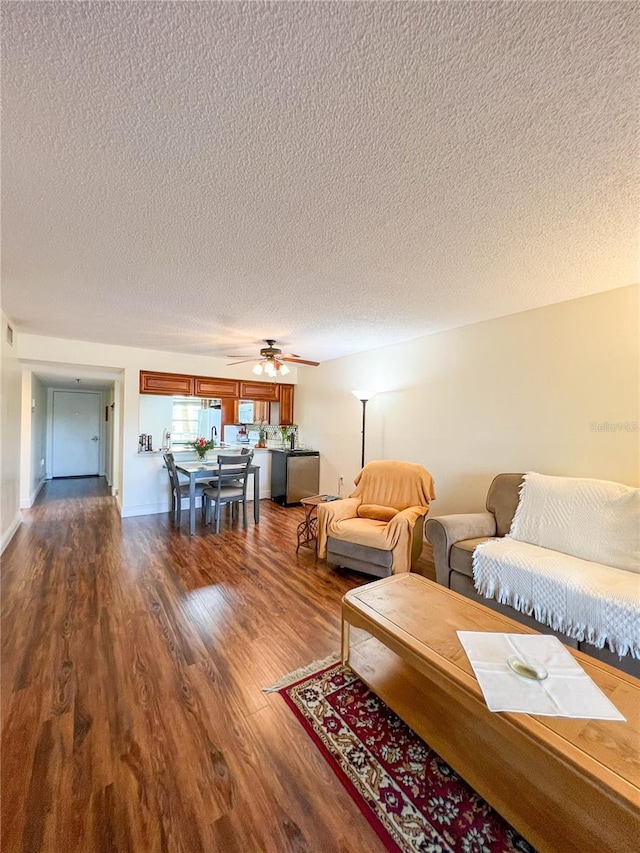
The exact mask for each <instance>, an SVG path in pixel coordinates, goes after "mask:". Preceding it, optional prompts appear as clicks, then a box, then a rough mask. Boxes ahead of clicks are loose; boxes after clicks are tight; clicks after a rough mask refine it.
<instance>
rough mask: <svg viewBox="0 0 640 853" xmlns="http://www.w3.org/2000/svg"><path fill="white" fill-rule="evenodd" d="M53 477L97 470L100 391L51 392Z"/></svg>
mask: <svg viewBox="0 0 640 853" xmlns="http://www.w3.org/2000/svg"><path fill="white" fill-rule="evenodd" d="M52 426H53V448H52V449H53V453H52V455H53V460H52V466H51V473H52V476H53V477H82V476H90V475H92V474H99V473H100V395H99V394H94V393H92V392H90V391H54V392H53V418H52Z"/></svg>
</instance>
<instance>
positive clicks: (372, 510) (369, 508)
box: [358, 504, 398, 521]
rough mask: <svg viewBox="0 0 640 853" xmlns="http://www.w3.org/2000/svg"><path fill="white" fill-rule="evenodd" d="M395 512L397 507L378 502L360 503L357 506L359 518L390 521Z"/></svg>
mask: <svg viewBox="0 0 640 853" xmlns="http://www.w3.org/2000/svg"><path fill="white" fill-rule="evenodd" d="M397 513H398V510H397V509H393V508H392V507H390V506H380V504H360V506H359V507H358V517H359V518H373V519H375V520H376V521H391V519H392V518H393V517H394V515H397Z"/></svg>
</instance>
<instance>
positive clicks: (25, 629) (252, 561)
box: [1, 478, 428, 853]
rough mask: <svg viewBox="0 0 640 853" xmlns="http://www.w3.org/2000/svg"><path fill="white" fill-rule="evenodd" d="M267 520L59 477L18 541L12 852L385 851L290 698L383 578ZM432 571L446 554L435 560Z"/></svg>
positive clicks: (7, 783)
mask: <svg viewBox="0 0 640 853" xmlns="http://www.w3.org/2000/svg"><path fill="white" fill-rule="evenodd" d="M301 519H302V510H301V509H300V508H289V509H284V508H282V507H279V506H277V505H275V504H272V503H271V502H270V501H262V502H261V519H260V524H259V525H253V524H252V523H250V525H249V527H248V529H247V530H245V529H244V528H242V526H241V525H238V523H237V522H233V523H232V522H231V519H230V517H229V518H226V519H225V520H224V521H223V525H224V529H223V530H222V531H221V533H220V534H219V535H217V536H216V535H215V534H212V533H210V532H209V528H205V527H203V526H202V524H201V522H200V520H198V528H197V532H196V535H195V536H189V535H188V533H186V524H187V522H186V519H184V518H183V521H184V524H183V528H182V530H176V529H174V528H173V526H172V524H171V521H170V516H169V514H167V515H156V516H143V517H137V518H125V519H121V518H120V516H119V515H118V513H117V511H116V508H115V505H114V503H113V500H112V498H111V497H109V495H108V492H107V488H106V485H105V482H104V480H103V479H102V478H97V479H96V478H94V479H82V480H77V479H76V480H54V481H51V482H49V483H47V484H46V486H45V487H44V488H43V490H42V491H41V493H40V496H39V498H38V500H37V502H36V504H35V505H34V506H33V508H32V509H30V510H27V511H24V512H23V524H22V525H21V527H20V529H19V530H18V532H17V533H16V535H15V537H14V539H13V541H12V542H11V544H10V545H9V546H8V548H7V549H6V551H5V553H4V554H3V556H2V673H1V676H2V824H1V832H2V851H4V853H14V851H16V853H17V851H20V853H40V851H47V853H62V851H64V853H76V851H78V853H79V851H82V853H116V851H117V853H121V851H122V853H124V851H127V853H129V851H131V853H147V851H149V853H155V851H159V853H160V851H163V853H164V851H168V852H169V853H173V851H184V853H199V851H203V853H204V851H207V853H211V851H223V852H224V853H235V851H238V853H240V851H243V853H244V851H273V853H281V851H296V852H297V853H298V852H300V853H302V851H331V852H332V853H333V851H344V853H346V851H353V853H356V851H357V853H361V851H364V850H366V851H371V853H375V851H382V850H383V849H384V847H383V845H382V844H381V842H380V841H379V839H378V838H377V836H376V834H375V833H374V831H373V830H372V829H371V827H370V826H369V824H368V823H367V821H366V820H365V819H364V817H363V816H362V815H361V814H360V812H359V810H358V808H357V807H356V806H355V804H354V803H353V802H352V800H351V798H350V797H349V795H348V794H347V793H346V791H345V790H344V789H343V787H342V785H341V784H340V782H339V781H338V780H337V779H336V777H335V776H334V774H333V773H332V771H331V770H330V769H329V768H328V766H327V765H326V763H325V761H324V759H323V758H322V756H321V755H320V753H319V752H318V750H317V749H316V747H315V746H314V745H313V744H312V742H311V740H310V739H309V738H308V737H307V735H306V734H305V733H304V732H303V730H302V728H301V727H300V725H299V724H298V723H297V722H296V720H295V719H294V717H293V715H292V714H291V712H290V711H289V710H288V709H287V707H286V705H285V703H284V701H283V700H282V698H281V697H280V696H279V695H278V694H275V693H272V694H267V693H263V692H262V688H263V687H265V686H268V685H270V684H272V683H274V682H275V681H276V680H277V679H278V678H280V677H281V676H282V675H284V674H286V673H288V672H290V671H291V670H294V669H297V668H298V667H300V666H302V665H304V664H307V663H309V662H311V661H313V660H315V659H317V658H323V657H325V656H326V655H328V654H331V653H332V652H336V651H338V650H339V638H340V599H341V597H342V595H343V594H344V592H346V591H347V590H348V589H351V588H352V587H354V586H358V585H360V584H362V583H366V582H367V581H368V580H371V579H370V578H367V577H366V576H363V575H359V574H356V573H351V572H347V571H344V570H335V569H330V568H329V567H327V566H326V565H324V564H323V563H321V562H316V560H315V556H314V554H313V552H311V551H309V550H307V549H301V550H300V552H299V553H298V554H297V555H296V553H295V544H296V537H295V531H296V526H297V524H298V523H299V521H300V520H301ZM427 572H428V567H427Z"/></svg>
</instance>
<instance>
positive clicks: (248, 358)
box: [227, 355, 259, 367]
mask: <svg viewBox="0 0 640 853" xmlns="http://www.w3.org/2000/svg"><path fill="white" fill-rule="evenodd" d="M227 358H237V356H235V355H228V356H227ZM248 361H259V359H258V358H256V356H254V355H252V356H248V357H247V358H242V359H240V361H230V362H229V364H228V365H227V367H233V365H234V364H246V363H247V362H248Z"/></svg>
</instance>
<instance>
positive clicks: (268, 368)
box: [264, 360, 278, 378]
mask: <svg viewBox="0 0 640 853" xmlns="http://www.w3.org/2000/svg"><path fill="white" fill-rule="evenodd" d="M264 372H265V373H266V374H267V376H271V377H272V378H275V376H276V374H277V372H278V371H277V370H276V366H275V364H274V363H273V362H272V361H269V360H267V363H266V364H265V366H264Z"/></svg>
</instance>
